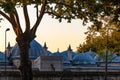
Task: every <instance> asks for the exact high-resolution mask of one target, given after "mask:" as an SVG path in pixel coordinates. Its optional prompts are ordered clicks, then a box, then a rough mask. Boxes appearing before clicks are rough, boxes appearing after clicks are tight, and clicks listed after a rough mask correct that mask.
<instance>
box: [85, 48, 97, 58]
mask: <svg viewBox="0 0 120 80" xmlns="http://www.w3.org/2000/svg"><path fill="white" fill-rule="evenodd" d="M85 54H89V55H90V56H92V57H93V58H94V57H95V56H96V53H95V52H93V51H91V50H90V51H88V52H85Z"/></svg>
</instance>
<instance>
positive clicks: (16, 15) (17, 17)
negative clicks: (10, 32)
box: [14, 9, 22, 34]
mask: <svg viewBox="0 0 120 80" xmlns="http://www.w3.org/2000/svg"><path fill="white" fill-rule="evenodd" d="M14 12H15V17H16V23H17V25H18V29H19V31H18V32H19V34H21V33H22V29H21V25H20V21H19V16H18V13H17V11H16V9H15V11H14Z"/></svg>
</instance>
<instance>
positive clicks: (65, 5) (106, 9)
mask: <svg viewBox="0 0 120 80" xmlns="http://www.w3.org/2000/svg"><path fill="white" fill-rule="evenodd" d="M28 5H35V9H36V14H35V15H36V18H37V20H36V22H35V24H34V25H33V26H31V24H30V19H29V13H28V9H27V8H28V7H27V6H28ZM39 6H40V7H39ZM17 7H20V8H22V10H23V15H24V19H25V31H23V30H22V28H21V27H22V26H21V24H20V18H21V17H19V15H18V12H17ZM119 12H120V0H0V15H2V16H3V17H4V18H6V19H7V20H8V21H9V22H10V24H11V25H12V28H13V30H14V32H15V34H16V41H17V43H18V45H19V49H20V62H21V63H20V67H19V69H20V71H21V74H22V80H32V79H33V78H32V68H31V61H29V57H28V51H29V48H30V42H31V41H32V40H33V39H34V38H35V37H36V35H35V34H36V30H37V28H38V26H39V24H40V22H41V20H42V18H43V15H44V14H49V15H50V16H52V17H53V18H55V19H58V20H59V21H60V22H61V21H62V19H65V20H67V21H68V22H71V20H72V19H81V20H83V24H85V23H87V22H89V21H91V22H93V23H94V24H95V25H96V26H97V27H98V28H99V27H100V25H101V21H100V20H99V17H101V16H110V15H113V16H114V18H113V20H112V21H118V20H119V16H120V15H119ZM0 20H2V19H1V18H0Z"/></svg>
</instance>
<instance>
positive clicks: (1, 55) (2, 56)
mask: <svg viewBox="0 0 120 80" xmlns="http://www.w3.org/2000/svg"><path fill="white" fill-rule="evenodd" d="M0 62H5V54H3V53H2V52H0ZM6 62H9V61H8V59H6Z"/></svg>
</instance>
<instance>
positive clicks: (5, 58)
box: [5, 28, 10, 74]
mask: <svg viewBox="0 0 120 80" xmlns="http://www.w3.org/2000/svg"><path fill="white" fill-rule="evenodd" d="M9 30H10V29H9V28H7V29H6V30H5V74H6V42H7V31H9Z"/></svg>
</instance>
